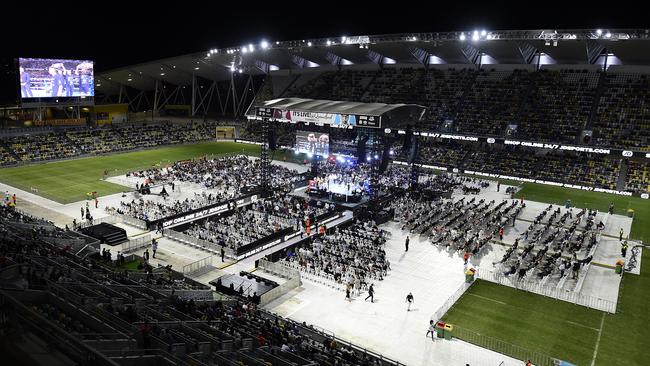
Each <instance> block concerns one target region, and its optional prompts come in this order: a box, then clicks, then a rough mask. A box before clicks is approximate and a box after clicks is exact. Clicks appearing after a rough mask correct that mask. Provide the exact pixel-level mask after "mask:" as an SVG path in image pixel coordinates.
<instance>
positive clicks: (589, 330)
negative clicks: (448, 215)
mask: <svg viewBox="0 0 650 366" xmlns="http://www.w3.org/2000/svg"><path fill="white" fill-rule="evenodd" d="M236 152H244V153H246V154H250V155H259V147H258V146H256V145H246V144H236V143H231V142H217V143H214V142H213V143H201V144H195V145H184V146H175V147H165V148H160V149H156V150H146V151H139V152H131V153H123V154H116V155H109V156H101V157H91V158H83V159H77V160H69V161H62V162H54V163H43V164H35V165H28V166H22V167H15V168H5V169H0V181H2V182H4V183H7V184H9V185H12V186H14V187H17V188H20V189H23V190H26V191H29V188H30V187H36V188H38V189H39V194H40V195H42V196H44V197H47V198H50V199H53V200H56V201H58V202H61V203H69V202H75V201H79V200H83V199H85V198H86V192H90V191H97V192H98V193H99V194H100V195H108V194H112V193H117V192H121V191H122V190H123V189H124V187H122V186H120V185H116V184H112V183H108V182H105V181H102V180H101V177H102V173H103V171H104V170H106V169H108V170H109V171H110V174H111V175H117V174H124V173H125V172H126V171H132V170H138V169H144V168H149V167H152V166H154V165H156V164H161V163H162V164H163V165H165V164H168V163H171V162H173V161H177V160H183V159H190V158H194V157H198V156H203V155H212V154H225V153H236ZM273 158H274V159H277V160H286V161H295V162H301V161H302V160H303V159H304V156H299V155H294V154H293V153H290V152H283V151H278V152H276V153H275V155H274V156H273ZM503 183H504V184H513V183H516V182H509V181H503ZM517 184H518V183H517ZM521 196H523V197H525V199H526V200H533V201H539V202H546V203H555V204H564V202H565V201H566V200H567V198H570V199H571V201H572V203H573V205H574V206H577V207H589V208H592V209H598V210H600V211H604V210H607V208H608V207H609V203H610V202H614V205H615V208H616V213H619V214H626V212H627V209H628V208H632V209H634V210H635V218H634V222H633V225H632V232H631V237H632V238H635V239H641V240H643V241H644V242H646V243H648V242H650V220H649V218H650V201H648V200H642V199H640V198H637V197H623V196H617V195H611V194H604V193H596V192H589V191H582V190H576V189H568V188H562V187H554V186H546V185H542V184H535V183H524V184H523V185H522V189H521V190H520V191H519V193H518V195H517V197H521ZM648 261H650V252H648V251H645V252H644V254H643V260H642V262H644V263H650V262H648ZM619 296H620V299H619V303H618V311H617V314H615V315H610V314H604V313H603V312H600V311H596V310H592V309H588V308H585V307H581V306H576V305H572V304H569V303H566V302H562V301H557V300H553V299H550V298H547V297H543V296H539V295H534V294H530V293H526V292H523V291H519V290H516V289H513V288H510V287H505V286H499V285H495V284H492V283H488V282H481V281H478V282H477V283H476V284H475V285H473V286H472V288H471V289H470V290H469V291H468V293H466V294H465V295H464V296H463V297H462V298H461V299H460V300H459V301H458V302H457V303H456V304H455V305H454V307H453V308H452V309H451V310H450V311H449V312H448V314H447V315H446V317H445V319H446V320H447V321H449V322H450V323H452V324H455V325H458V326H459V332H458V334H457V335H458V336H459V338H463V337H465V338H464V339H467V340H468V341H471V340H474V341H476V340H477V339H480V340H481V341H480V342H483V343H480V344H479V345H481V346H484V347H486V348H490V349H494V350H496V351H499V352H504V353H507V352H508V351H509V350H510V351H511V350H519V351H521V350H522V349H523V350H526V351H530V352H532V355H548V356H551V357H555V358H559V359H563V360H566V361H569V362H572V363H575V364H577V365H591V360H592V357H593V354H594V349H595V345H596V342H597V338H598V331H599V330H601V338H600V343H599V350H598V353H597V358H596V360H595V361H596V362H595V364H596V365H639V366H640V365H646V364H648V362H647V360H646V357H645V353H644V351H643V349H644V342H645V341H646V340H647V339H650V327H648V326H647V325H650V311H648V310H647V309H648V308H647V304H650V270H647V269H645V270H644V269H643V268H642V271H641V275H640V276H636V275H626V276H625V277H624V278H623V283H622V286H621V291H620V295H619ZM603 316H604V318H603ZM601 322H602V324H603V326H602V328H601ZM479 334H480V336H478V335H479ZM512 356H514V357H518V358H521V357H523V356H522V355H521V352H518V353H516V354H512Z"/></svg>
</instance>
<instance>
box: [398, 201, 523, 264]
mask: <svg viewBox="0 0 650 366" xmlns="http://www.w3.org/2000/svg"><path fill="white" fill-rule="evenodd" d="M466 198H467V197H461V198H460V199H458V200H456V201H454V200H451V199H438V200H432V199H430V198H428V197H427V196H425V195H423V194H421V192H413V193H409V194H407V195H405V196H403V197H400V198H399V199H397V200H395V201H393V202H391V208H392V209H394V210H395V212H396V216H395V219H397V220H398V221H399V222H400V223H401V224H402V229H404V230H408V231H409V232H410V233H413V234H420V235H425V236H428V237H429V239H430V241H431V243H433V244H435V245H438V246H441V247H444V248H448V249H449V250H453V251H456V252H459V253H466V255H467V256H470V255H478V254H479V253H480V252H481V250H482V249H483V248H484V247H485V246H486V244H488V243H489V242H490V240H492V239H493V238H495V239H496V238H497V237H499V238H500V239H503V232H504V229H505V227H507V226H514V223H515V221H516V219H517V217H518V216H519V214H520V212H521V210H522V209H523V208H524V207H526V206H525V203H523V202H520V201H518V200H512V201H509V200H503V201H501V202H499V203H497V202H495V201H494V200H492V201H486V200H485V199H480V200H477V199H476V197H472V198H471V199H466Z"/></svg>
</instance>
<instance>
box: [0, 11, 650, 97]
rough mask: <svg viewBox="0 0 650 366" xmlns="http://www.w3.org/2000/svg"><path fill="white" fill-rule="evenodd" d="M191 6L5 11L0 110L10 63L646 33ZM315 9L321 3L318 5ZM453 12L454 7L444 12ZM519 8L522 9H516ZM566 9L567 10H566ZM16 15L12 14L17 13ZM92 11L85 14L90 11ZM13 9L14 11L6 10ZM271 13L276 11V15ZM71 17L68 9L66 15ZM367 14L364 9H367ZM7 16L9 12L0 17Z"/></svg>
mask: <svg viewBox="0 0 650 366" xmlns="http://www.w3.org/2000/svg"><path fill="white" fill-rule="evenodd" d="M222 2H223V1H211V2H209V3H208V4H214V5H218V6H214V5H205V4H201V5H199V4H192V2H191V1H182V2H172V4H173V5H169V3H168V2H162V1H160V2H158V5H154V4H156V3H150V4H151V5H147V6H144V5H142V6H136V5H134V3H135V1H131V2H130V3H124V4H120V3H118V2H115V1H106V2H93V4H96V6H97V7H96V8H95V10H92V11H90V10H86V11H82V12H80V11H79V10H78V8H79V7H82V8H83V7H88V8H90V6H89V5H88V3H83V2H79V3H68V5H70V6H67V5H66V3H63V5H65V6H60V7H59V6H57V7H54V6H48V7H46V8H38V7H36V6H29V7H28V6H22V5H16V2H13V3H12V5H11V8H12V9H11V10H12V11H11V14H13V15H15V16H16V17H19V15H21V14H22V15H24V16H20V19H22V20H20V22H19V23H18V22H16V21H5V22H4V23H2V24H0V34H2V36H0V40H1V41H2V42H0V50H1V51H0V68H1V69H0V103H11V102H12V100H13V99H15V91H16V89H15V79H14V78H15V76H14V73H15V70H14V65H13V59H14V58H17V57H44V58H70V59H90V60H94V61H95V71H96V72H98V71H104V70H110V69H112V68H116V67H121V66H127V65H130V64H135V63H139V62H146V61H152V60H156V59H159V58H164V57H171V56H178V55H182V54H187V53H192V52H197V51H205V50H208V49H210V48H220V47H228V46H239V45H244V44H249V43H255V44H258V43H259V42H260V41H261V40H262V39H266V40H268V41H276V40H294V39H306V38H320V37H338V36H342V35H348V36H352V35H372V34H382V33H408V32H435V31H441V32H442V31H472V30H474V29H487V30H496V29H552V28H558V29H559V28H604V29H606V28H647V27H650V21H648V20H647V15H646V13H645V12H644V11H635V10H630V8H624V7H622V6H610V5H607V6H603V5H599V4H598V3H597V2H596V1H591V2H583V3H581V4H580V6H577V5H576V4H578V3H576V2H573V3H571V2H557V1H552V2H551V1H549V2H543V1H535V2H496V1H483V2H480V3H478V4H476V5H474V4H472V3H471V2H468V1H448V2H446V3H447V5H439V2H437V1H427V2H425V3H424V4H426V6H425V5H423V4H417V3H416V2H411V1H397V2H395V3H396V5H395V6H390V5H387V3H386V2H385V1H382V3H383V4H382V5H378V4H379V2H378V1H377V2H352V1H346V2H332V1H330V2H309V1H302V2H301V3H299V4H291V3H289V2H281V1H276V2H267V3H264V4H266V5H263V4H258V3H257V4H256V3H255V2H249V1H239V2H234V3H236V4H237V5H223V4H221V3H222ZM318 4H321V5H318ZM449 4H454V5H449ZM522 4H523V5H522ZM569 4H573V5H569ZM21 7H22V9H21ZM93 7H95V6H94V5H93ZM14 8H15V9H14ZM278 8H284V9H280V10H276V9H278ZM70 9H74V10H70ZM371 9H372V10H371ZM5 15H6V16H9V13H7V14H5Z"/></svg>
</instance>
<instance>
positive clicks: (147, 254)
mask: <svg viewBox="0 0 650 366" xmlns="http://www.w3.org/2000/svg"><path fill="white" fill-rule="evenodd" d="M142 258H144V261H145V263H146V262H149V248H147V249H145V250H144V253H143V254H142Z"/></svg>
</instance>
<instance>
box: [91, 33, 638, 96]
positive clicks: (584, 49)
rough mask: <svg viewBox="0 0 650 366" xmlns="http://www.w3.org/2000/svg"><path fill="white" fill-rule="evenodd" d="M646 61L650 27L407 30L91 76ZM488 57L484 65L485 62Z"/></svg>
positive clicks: (148, 80) (137, 83)
mask: <svg viewBox="0 0 650 366" xmlns="http://www.w3.org/2000/svg"><path fill="white" fill-rule="evenodd" d="M604 55H607V56H610V57H611V60H610V62H609V63H608V64H612V63H615V64H622V65H641V66H650V32H649V30H648V29H634V30H631V29H627V30H607V29H603V30H597V29H587V30H585V29H583V30H553V29H551V30H521V31H482V30H475V31H469V32H468V31H465V32H460V31H459V32H446V33H410V34H392V35H376V36H354V37H332V38H320V39H305V40H295V41H284V42H263V43H261V44H256V45H253V44H249V45H245V46H234V47H226V48H220V49H213V50H207V51H204V52H197V53H193V54H189V55H184V56H178V57H172V58H167V59H162V60H156V61H151V62H147V63H142V64H137V65H132V66H128V67H123V68H119V69H114V70H109V71H105V72H101V73H97V74H96V78H97V80H96V83H95V85H96V88H97V89H98V91H99V92H104V93H112V92H118V91H119V88H120V86H122V85H127V86H131V87H134V88H136V89H139V90H153V89H154V88H155V85H156V81H162V82H164V83H169V84H173V85H191V84H192V81H193V79H194V78H193V77H194V76H197V77H200V78H203V79H207V80H212V81H222V80H229V79H230V78H231V74H232V73H233V72H242V73H246V74H251V75H261V74H267V73H269V72H272V71H277V70H299V69H308V68H315V69H318V68H325V67H346V66H349V65H377V66H380V65H390V64H405V65H408V64H413V65H424V66H427V65H431V64H440V63H443V64H468V65H472V64H474V65H478V64H481V63H482V64H485V63H498V64H522V65H526V64H535V63H537V62H538V59H539V58H540V56H541V57H545V58H547V59H548V60H549V61H548V62H550V63H553V64H559V65H589V64H598V63H599V62H602V56H604ZM486 60H489V62H486Z"/></svg>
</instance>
